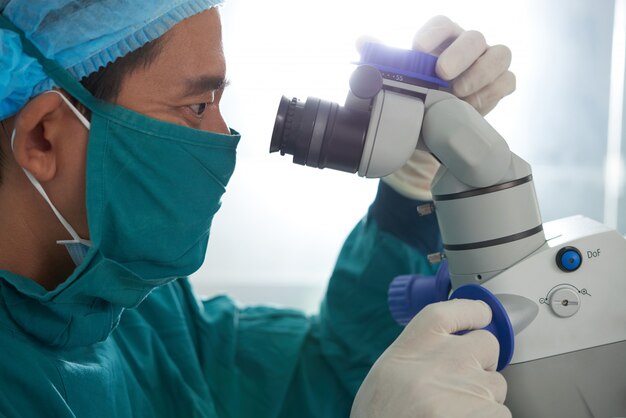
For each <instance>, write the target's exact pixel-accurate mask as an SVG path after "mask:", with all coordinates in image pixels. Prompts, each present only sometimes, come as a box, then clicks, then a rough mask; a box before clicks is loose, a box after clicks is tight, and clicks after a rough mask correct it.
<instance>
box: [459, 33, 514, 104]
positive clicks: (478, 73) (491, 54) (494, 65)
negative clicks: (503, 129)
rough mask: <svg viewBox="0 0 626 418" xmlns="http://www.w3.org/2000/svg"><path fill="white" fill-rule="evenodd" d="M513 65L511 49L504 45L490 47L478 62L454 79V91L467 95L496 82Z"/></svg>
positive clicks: (461, 95)
mask: <svg viewBox="0 0 626 418" xmlns="http://www.w3.org/2000/svg"><path fill="white" fill-rule="evenodd" d="M510 65H511V50H510V49H509V48H507V47H506V46H504V45H495V46H492V47H491V48H488V49H487V50H486V51H485V53H484V54H483V55H482V56H481V57H480V58H478V60H476V62H475V63H474V64H473V65H471V66H470V67H469V69H467V71H465V72H464V73H463V74H461V75H460V76H459V77H458V78H457V79H456V80H454V83H453V86H452V93H453V94H454V95H455V96H457V97H461V98H462V97H467V96H469V95H471V94H474V93H476V92H478V91H479V90H481V89H482V88H484V87H486V86H487V85H489V84H491V83H492V82H494V81H495V80H496V79H497V78H498V77H500V76H501V75H502V74H504V73H505V72H506V71H507V70H508V69H509V66H510Z"/></svg>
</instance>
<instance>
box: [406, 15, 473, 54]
mask: <svg viewBox="0 0 626 418" xmlns="http://www.w3.org/2000/svg"><path fill="white" fill-rule="evenodd" d="M461 33H463V28H461V27H460V26H459V25H457V24H456V23H454V22H453V21H451V20H450V19H448V18H447V17H446V16H435V17H433V18H432V19H430V20H429V21H428V22H426V23H425V24H424V26H422V28H421V29H420V30H419V31H418V32H417V33H416V34H415V36H414V37H413V49H416V50H418V51H421V52H428V53H431V54H432V53H438V52H441V51H438V49H439V48H440V47H441V46H442V45H445V46H447V45H448V44H449V43H450V42H452V41H453V40H454V39H456V38H457V37H458V36H459V35H460V34H461Z"/></svg>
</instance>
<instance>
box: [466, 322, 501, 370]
mask: <svg viewBox="0 0 626 418" xmlns="http://www.w3.org/2000/svg"><path fill="white" fill-rule="evenodd" d="M485 326H486V325H485ZM459 338H462V339H463V346H464V347H465V353H466V354H467V355H468V356H471V357H472V358H473V359H474V360H476V362H477V363H478V364H479V365H480V368H481V369H482V370H487V371H495V370H496V368H497V366H498V358H499V357H500V343H499V342H498V339H497V338H496V337H495V336H494V335H493V334H492V333H490V332H489V331H485V330H483V329H479V330H476V331H472V332H469V333H467V334H465V335H462V336H459Z"/></svg>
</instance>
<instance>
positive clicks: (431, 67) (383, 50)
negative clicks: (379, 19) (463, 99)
mask: <svg viewBox="0 0 626 418" xmlns="http://www.w3.org/2000/svg"><path fill="white" fill-rule="evenodd" d="M359 64H362V65H371V66H372V67H375V68H377V69H378V70H379V71H380V72H381V73H382V74H383V77H385V78H389V79H392V80H396V81H401V82H404V81H413V82H414V83H415V84H423V83H424V82H425V83H427V85H426V86H427V87H448V82H446V81H444V80H442V79H440V78H439V77H437V73H436V71H435V68H436V65H437V57H436V56H434V55H430V54H426V53H424V52H419V51H413V50H408V49H400V48H392V47H389V46H386V45H381V44H377V43H371V42H370V43H366V44H365V45H364V46H363V49H362V50H361V61H360V62H359ZM407 78H408V80H407ZM420 82H421V83H420Z"/></svg>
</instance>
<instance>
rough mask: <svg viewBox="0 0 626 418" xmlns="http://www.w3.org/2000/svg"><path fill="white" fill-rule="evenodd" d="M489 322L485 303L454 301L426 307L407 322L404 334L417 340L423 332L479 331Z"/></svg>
mask: <svg viewBox="0 0 626 418" xmlns="http://www.w3.org/2000/svg"><path fill="white" fill-rule="evenodd" d="M490 322H491V309H490V308H489V306H488V305H487V304H486V303H485V302H482V301H475V300H467V299H454V300H449V301H446V302H439V303H433V304H431V305H428V306H427V307H426V308H424V309H423V310H422V311H421V312H420V313H419V314H418V315H416V316H415V318H413V320H412V321H411V322H409V324H408V325H407V327H406V329H405V332H406V333H407V335H408V336H417V337H418V338H419V337H420V336H421V334H422V333H423V332H428V331H431V332H432V331H434V332H436V333H440V334H453V333H455V332H458V331H464V330H471V329H480V328H483V327H486V326H487V324H489V323H490ZM405 332H403V334H404V333H405Z"/></svg>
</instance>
